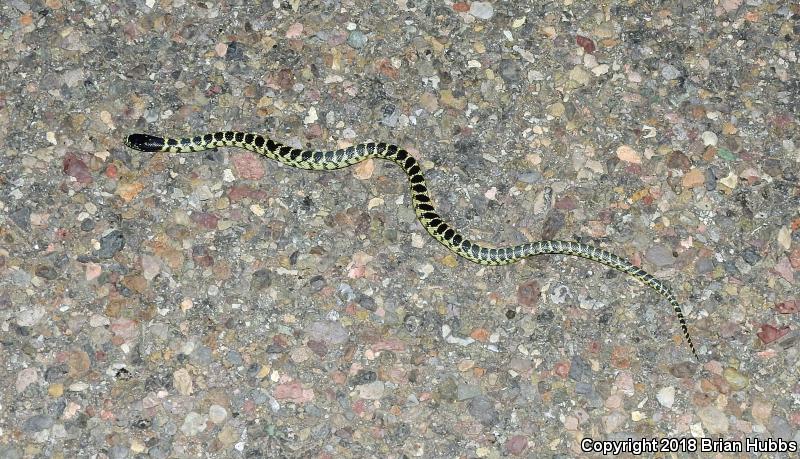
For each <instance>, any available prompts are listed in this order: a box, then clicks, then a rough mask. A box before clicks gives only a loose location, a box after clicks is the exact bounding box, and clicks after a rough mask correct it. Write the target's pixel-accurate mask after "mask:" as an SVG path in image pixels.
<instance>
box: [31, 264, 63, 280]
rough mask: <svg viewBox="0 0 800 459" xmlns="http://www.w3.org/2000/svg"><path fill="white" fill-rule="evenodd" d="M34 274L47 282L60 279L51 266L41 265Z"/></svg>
mask: <svg viewBox="0 0 800 459" xmlns="http://www.w3.org/2000/svg"><path fill="white" fill-rule="evenodd" d="M34 273H35V274H36V275H37V276H39V277H41V278H43V279H47V280H55V279H57V278H58V271H56V270H55V268H53V267H52V266H50V265H39V266H37V267H36V270H35V271H34Z"/></svg>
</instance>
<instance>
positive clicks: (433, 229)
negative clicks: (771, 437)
mask: <svg viewBox="0 0 800 459" xmlns="http://www.w3.org/2000/svg"><path fill="white" fill-rule="evenodd" d="M125 144H126V145H127V146H128V147H130V148H133V149H136V150H140V151H145V152H171V153H189V152H199V151H204V150H210V149H215V148H218V147H238V148H243V149H245V150H250V151H252V152H255V153H257V154H259V155H262V156H265V157H267V158H269V159H273V160H275V161H279V162H281V163H283V164H286V165H287V166H291V167H296V168H298V169H305V170H335V169H342V168H345V167H348V166H352V165H354V164H357V163H360V162H361V161H364V160H366V159H369V158H378V159H383V160H388V161H392V162H394V163H395V164H397V165H399V166H400V167H401V168H402V169H403V170H404V171H405V173H406V175H408V181H409V185H410V188H411V201H412V203H413V206H414V212H415V213H416V215H417V219H419V222H420V223H421V224H422V227H423V228H425V230H426V231H427V232H428V234H430V235H431V236H433V238H434V239H436V240H437V241H439V242H440V243H441V244H442V245H444V246H445V247H447V248H448V249H449V250H451V251H452V252H453V253H455V254H456V255H458V256H460V257H463V258H466V259H467V260H469V261H471V262H474V263H478V264H481V265H491V266H495V265H506V264H510V263H515V262H517V261H520V260H523V259H525V258H529V257H534V256H537V255H543V254H561V255H576V256H579V257H583V258H587V259H589V260H593V261H596V262H598V263H602V264H604V265H606V266H609V267H611V268H614V269H616V270H618V271H621V272H623V273H625V274H628V275H630V276H632V277H634V278H636V279H638V280H640V281H641V282H643V283H644V284H646V285H648V286H650V287H651V288H653V289H654V290H655V291H656V292H658V293H659V294H661V295H662V296H663V297H664V298H666V299H667V301H669V303H670V304H671V305H672V307H673V309H674V311H675V315H676V316H677V318H678V321H679V322H680V325H681V329H682V330H683V336H684V338H685V339H686V343H687V344H688V345H689V348H690V349H691V351H692V354H694V356H695V358H697V352H696V351H695V348H694V344H692V338H691V337H690V335H689V329H688V327H687V325H686V319H685V318H684V316H683V311H682V310H681V307H680V304H679V303H678V300H677V299H676V297H675V294H674V293H672V290H670V288H669V287H667V286H666V285H665V284H664V283H663V282H661V281H660V280H658V279H656V278H655V277H653V276H652V275H651V274H650V273H648V272H646V271H644V270H643V269H641V268H639V267H637V266H635V265H633V264H632V263H631V262H629V261H628V260H625V259H624V258H621V257H619V256H617V255H615V254H613V253H611V252H608V251H606V250H603V249H600V248H597V247H594V246H591V245H587V244H583V243H580V242H574V241H558V240H542V241H535V242H528V243H525V244H519V245H515V246H509V247H501V248H489V247H483V246H481V245H479V244H476V243H474V242H472V241H470V240H468V239H467V238H465V237H464V236H462V235H461V234H460V233H459V232H458V231H456V230H455V229H454V228H452V227H451V226H450V225H449V224H447V223H446V222H445V221H444V220H443V219H442V217H440V216H439V214H438V213H436V210H435V209H434V207H433V203H432V201H431V198H430V196H429V195H428V187H427V186H426V184H425V178H424V177H423V176H422V172H421V170H420V166H419V162H418V161H417V160H416V158H414V157H413V156H412V155H410V154H409V153H408V152H407V151H406V150H404V149H402V148H400V147H398V146H397V145H391V144H386V143H382V142H369V143H362V144H358V145H354V146H351V147H348V148H341V149H338V150H328V151H320V150H302V149H297V148H292V147H290V146H287V145H283V144H281V143H278V142H275V141H274V140H272V139H270V138H268V137H266V136H263V135H260V134H255V133H245V132H233V131H225V132H214V133H209V134H204V135H201V136H195V137H187V138H181V139H171V138H162V137H155V136H152V135H147V134H131V135H129V136H128V137H127V138H126V139H125Z"/></svg>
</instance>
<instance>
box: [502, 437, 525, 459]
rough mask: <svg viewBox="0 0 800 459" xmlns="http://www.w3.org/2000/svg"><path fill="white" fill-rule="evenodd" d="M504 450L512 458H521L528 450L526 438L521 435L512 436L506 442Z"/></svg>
mask: <svg viewBox="0 0 800 459" xmlns="http://www.w3.org/2000/svg"><path fill="white" fill-rule="evenodd" d="M505 448H506V451H508V453H509V454H511V455H512V456H521V455H522V453H524V452H525V449H526V448H528V438H527V437H525V436H523V435H513V436H511V437H510V438H509V439H508V440H506V444H505Z"/></svg>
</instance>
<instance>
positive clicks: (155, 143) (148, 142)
mask: <svg viewBox="0 0 800 459" xmlns="http://www.w3.org/2000/svg"><path fill="white" fill-rule="evenodd" d="M125 145H127V146H129V147H131V148H133V149H136V150H139V151H161V149H162V148H163V147H164V139H163V138H161V137H156V136H154V135H147V134H131V135H129V136H128V137H126V138H125Z"/></svg>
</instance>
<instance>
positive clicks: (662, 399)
mask: <svg viewBox="0 0 800 459" xmlns="http://www.w3.org/2000/svg"><path fill="white" fill-rule="evenodd" d="M656 399H658V403H660V404H661V406H664V407H666V408H672V404H673V403H675V387H673V386H667V387H665V388H663V389H661V390H660V391H658V394H656Z"/></svg>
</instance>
